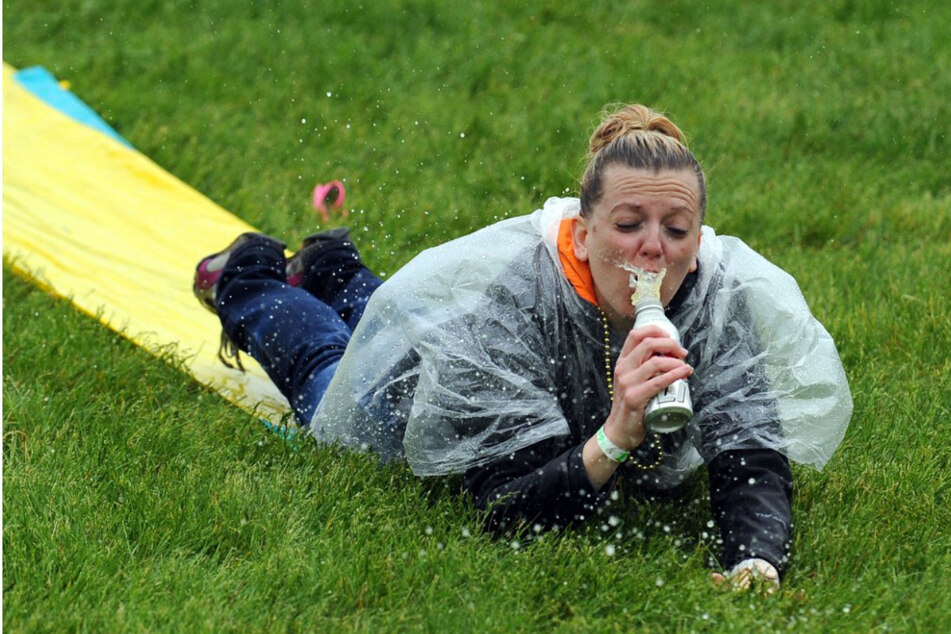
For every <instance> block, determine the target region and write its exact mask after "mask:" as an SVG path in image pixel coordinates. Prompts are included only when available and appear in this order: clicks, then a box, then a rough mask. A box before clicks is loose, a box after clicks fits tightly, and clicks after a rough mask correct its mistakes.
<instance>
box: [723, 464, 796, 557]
mask: <svg viewBox="0 0 951 634" xmlns="http://www.w3.org/2000/svg"><path fill="white" fill-rule="evenodd" d="M708 470H709V475H710V504H711V506H712V507H713V516H714V518H715V519H716V521H717V524H718V525H719V527H720V534H721V536H722V538H723V560H722V561H723V565H724V567H725V569H727V570H729V569H730V568H732V567H733V566H734V565H736V564H737V563H739V562H741V561H743V560H744V559H748V558H750V557H758V558H760V559H765V560H766V561H768V562H770V563H771V564H773V565H774V566H775V567H776V569H777V570H778V571H779V574H780V576H782V575H784V574H785V569H786V566H787V564H788V561H789V558H788V555H789V547H790V542H791V534H792V495H793V480H792V471H790V469H789V461H788V460H787V459H786V456H784V455H783V454H781V453H779V452H778V451H774V450H772V449H738V450H734V451H724V452H723V453H721V454H719V455H717V456H716V457H715V458H714V459H713V460H712V461H711V462H710V464H709V465H708Z"/></svg>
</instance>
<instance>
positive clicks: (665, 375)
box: [583, 326, 693, 489]
mask: <svg viewBox="0 0 951 634" xmlns="http://www.w3.org/2000/svg"><path fill="white" fill-rule="evenodd" d="M686 356H687V351H686V350H685V349H684V348H683V347H682V346H681V345H680V344H679V343H677V342H676V341H675V340H674V339H672V338H671V337H670V336H669V335H668V334H667V333H666V332H665V331H664V330H662V329H661V328H659V327H657V326H645V327H643V328H636V329H634V330H632V331H631V332H630V333H629V334H628V336H627V339H626V340H625V341H624V346H623V347H622V348H621V354H620V355H619V356H618V360H617V365H616V366H615V368H614V401H613V403H612V404H611V413H610V414H609V415H608V419H607V421H605V423H604V434H605V436H607V438H608V440H609V441H610V442H611V443H613V444H614V445H615V446H616V447H618V448H620V449H622V450H624V451H631V450H633V449H635V448H636V447H638V446H639V445H640V444H641V443H642V442H644V436H645V435H646V430H645V429H644V408H645V407H646V406H647V402H648V401H650V399H651V398H653V397H654V396H655V395H657V394H658V393H659V392H661V391H662V390H664V389H665V388H667V386H669V385H670V384H671V383H673V382H674V381H677V380H678V379H686V378H687V377H689V376H690V375H691V374H692V373H693V368H692V367H690V366H689V365H687V364H686V363H684V359H685V358H686ZM583 457H584V463H585V469H586V470H587V472H588V479H589V480H590V481H591V484H592V485H593V486H594V487H595V488H596V489H600V488H601V487H602V486H604V484H605V483H606V482H607V481H608V480H610V479H611V476H612V475H613V474H614V471H615V470H616V469H617V465H618V463H617V462H614V461H612V460H610V459H608V458H607V457H606V456H605V455H604V453H603V452H602V451H601V449H600V447H599V446H598V443H597V438H596V436H593V437H591V438H590V439H589V440H588V442H587V443H585V447H584V453H583Z"/></svg>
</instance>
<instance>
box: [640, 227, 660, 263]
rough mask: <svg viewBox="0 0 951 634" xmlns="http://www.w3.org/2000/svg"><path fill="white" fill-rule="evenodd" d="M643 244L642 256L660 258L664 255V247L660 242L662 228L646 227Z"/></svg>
mask: <svg viewBox="0 0 951 634" xmlns="http://www.w3.org/2000/svg"><path fill="white" fill-rule="evenodd" d="M643 237H644V241H643V242H641V248H640V251H641V255H642V256H644V257H649V258H659V257H660V256H661V255H663V252H664V247H663V245H662V244H661V242H660V227H650V226H649V227H646V228H645V229H644V233H643Z"/></svg>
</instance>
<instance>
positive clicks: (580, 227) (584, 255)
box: [571, 216, 588, 262]
mask: <svg viewBox="0 0 951 634" xmlns="http://www.w3.org/2000/svg"><path fill="white" fill-rule="evenodd" d="M587 239H588V227H587V225H586V224H585V219H584V218H582V217H581V216H578V217H576V218H572V219H571V243H572V245H573V246H574V250H575V257H576V258H578V259H579V260H580V261H582V262H587V261H588V246H587V242H586V241H587Z"/></svg>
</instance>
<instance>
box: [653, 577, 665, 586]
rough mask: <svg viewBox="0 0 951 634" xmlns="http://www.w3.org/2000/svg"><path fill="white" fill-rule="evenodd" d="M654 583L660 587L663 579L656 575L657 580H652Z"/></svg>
mask: <svg viewBox="0 0 951 634" xmlns="http://www.w3.org/2000/svg"><path fill="white" fill-rule="evenodd" d="M654 585H656V586H657V587H658V588H660V587H661V586H663V585H664V580H663V579H661V578H660V577H657V581H655V582H654Z"/></svg>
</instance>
